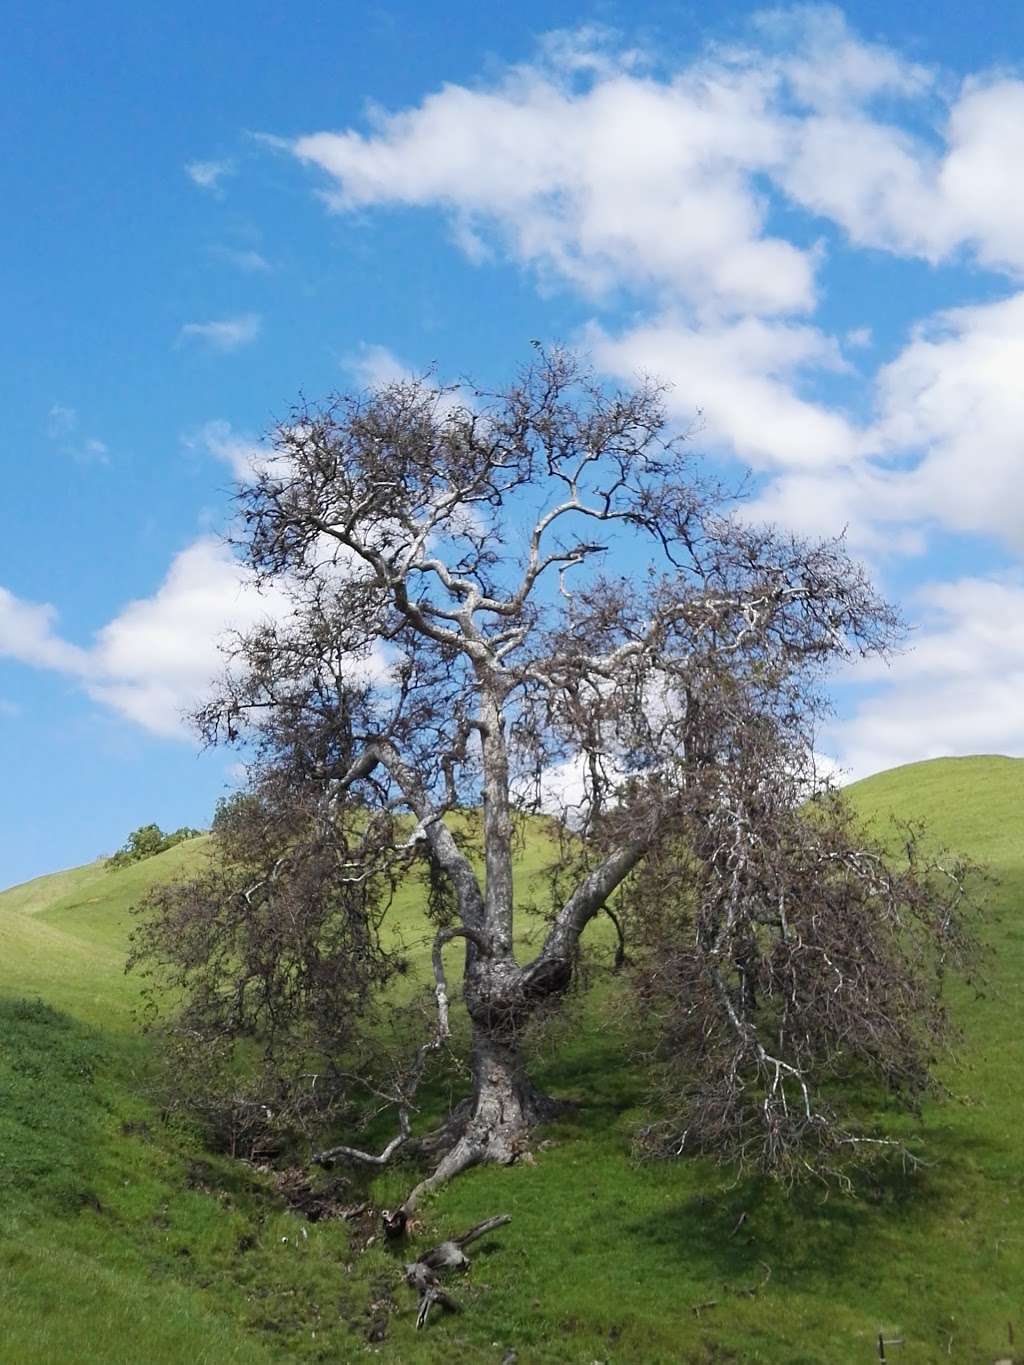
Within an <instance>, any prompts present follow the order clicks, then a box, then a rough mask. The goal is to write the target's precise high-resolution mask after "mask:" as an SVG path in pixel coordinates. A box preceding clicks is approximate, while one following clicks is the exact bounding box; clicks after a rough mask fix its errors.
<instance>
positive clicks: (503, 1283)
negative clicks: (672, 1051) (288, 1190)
mask: <svg viewBox="0 0 1024 1365" xmlns="http://www.w3.org/2000/svg"><path fill="white" fill-rule="evenodd" d="M850 794H851V798H852V799H853V800H854V801H855V802H856V804H857V806H858V807H859V809H860V810H861V811H862V812H863V813H864V814H865V816H867V817H868V818H870V819H878V820H884V819H885V818H886V817H887V815H888V813H889V812H895V813H897V814H899V815H901V816H904V817H906V816H913V817H918V816H919V817H922V818H924V819H926V820H927V821H928V823H929V825H930V826H931V828H932V830H933V831H934V833H935V834H936V836H937V837H938V838H940V839H941V840H943V841H944V842H946V843H948V844H950V845H953V846H956V847H959V848H962V849H963V850H964V851H966V852H968V853H970V854H971V855H972V856H974V857H975V858H978V859H980V860H982V861H984V862H986V863H988V864H989V865H990V867H991V868H992V870H993V872H994V874H995V876H996V879H997V881H996V885H995V888H994V890H993V894H992V898H991V902H990V905H989V907H988V909H987V911H986V914H985V933H986V937H987V940H988V942H989V944H990V946H991V948H992V950H993V951H992V955H991V961H990V964H989V965H988V967H987V969H986V980H985V981H984V982H983V983H981V982H980V983H975V984H970V985H969V984H966V983H961V984H959V985H958V986H956V987H955V988H954V990H953V1001H954V1005H955V1010H956V1014H957V1018H958V1020H959V1022H960V1023H961V1025H962V1027H963V1029H964V1032H965V1043H964V1047H963V1053H962V1059H963V1066H962V1067H961V1068H960V1069H959V1070H952V1069H950V1070H949V1071H948V1079H949V1080H950V1081H951V1083H952V1085H953V1086H954V1088H955V1090H956V1092H957V1093H956V1097H955V1098H954V1099H953V1100H952V1101H949V1102H946V1103H945V1104H942V1105H933V1106H929V1107H928V1109H927V1110H926V1112H925V1113H924V1115H923V1116H922V1118H921V1120H920V1122H917V1121H914V1122H911V1121H909V1120H904V1121H903V1122H904V1127H905V1129H906V1131H907V1132H908V1133H910V1134H911V1135H913V1136H915V1138H916V1139H919V1140H920V1141H921V1142H922V1144H923V1147H922V1150H923V1151H924V1153H925V1154H926V1156H927V1159H928V1163H929V1164H928V1165H927V1166H925V1167H924V1168H922V1169H921V1170H920V1171H918V1172H917V1173H916V1174H914V1175H910V1174H907V1175H904V1174H902V1173H900V1172H898V1171H894V1172H889V1173H888V1174H886V1175H884V1176H883V1175H881V1174H879V1175H877V1176H875V1177H874V1178H873V1179H871V1180H868V1181H865V1182H864V1184H863V1185H862V1186H861V1189H860V1192H859V1197H858V1198H856V1199H853V1198H847V1197H843V1196H839V1195H836V1194H834V1193H833V1194H826V1193H825V1192H824V1191H822V1190H821V1189H820V1188H818V1187H809V1188H807V1189H803V1190H799V1191H797V1192H795V1193H789V1194H787V1193H785V1192H784V1191H781V1190H779V1189H776V1188H773V1187H770V1186H764V1185H763V1184H762V1183H761V1182H759V1181H757V1180H753V1179H749V1180H742V1181H736V1180H735V1179H734V1178H733V1177H732V1176H731V1175H730V1173H729V1172H728V1171H723V1170H720V1169H717V1168H715V1167H713V1166H711V1165H710V1164H708V1163H705V1162H696V1161H688V1162H682V1163H677V1164H674V1165H638V1164H635V1163H634V1162H633V1161H632V1159H631V1157H630V1152H629V1138H630V1133H631V1131H632V1129H633V1127H634V1126H635V1124H636V1122H637V1118H638V1114H639V1113H640V1108H641V1105H642V1101H643V1093H642V1077H641V1076H639V1075H638V1074H636V1073H635V1071H634V1070H633V1068H631V1067H630V1065H629V1064H628V1063H627V1062H626V1061H624V1053H623V1050H622V1046H621V1043H622V1038H621V1030H622V1024H621V1021H620V1020H619V1018H618V1015H617V1013H616V1010H615V999H614V992H613V991H611V990H609V988H608V987H607V986H599V987H598V988H597V989H596V990H595V991H593V992H592V993H591V996H590V997H589V998H588V999H587V1000H586V1001H584V1002H581V1003H579V1004H578V1005H577V1006H575V1007H574V1008H576V1009H578V1010H579V1011H580V1014H581V1020H580V1022H581V1024H582V1029H581V1030H580V1031H579V1032H576V1033H575V1034H574V1033H571V1032H568V1031H567V1032H566V1033H565V1035H564V1037H561V1039H559V1038H558V1037H555V1038H552V1039H551V1040H549V1042H548V1044H547V1045H546V1046H545V1048H544V1050H543V1052H542V1054H541V1056H540V1057H539V1059H538V1062H537V1068H538V1072H539V1076H540V1079H541V1081H542V1082H543V1083H544V1084H545V1085H546V1086H547V1087H548V1088H549V1089H551V1090H553V1091H554V1092H555V1093H558V1094H561V1095H564V1096H567V1097H572V1098H575V1099H577V1100H578V1101H580V1106H579V1108H578V1109H577V1110H575V1111H574V1112H573V1113H572V1115H571V1118H570V1119H567V1120H565V1121H564V1122H562V1123H560V1124H558V1125H555V1126H553V1127H552V1128H551V1129H550V1130H548V1131H547V1132H546V1133H545V1134H542V1135H540V1136H541V1137H542V1138H543V1139H544V1141H543V1144H542V1145H539V1146H538V1149H537V1152H536V1163H535V1164H534V1165H521V1166H517V1167H513V1168H509V1169H500V1170H499V1169H494V1168H491V1169H484V1170H480V1171H473V1172H469V1173H468V1174H466V1175H465V1176H464V1177H462V1178H461V1179H460V1180H458V1181H457V1182H456V1183H455V1184H454V1185H453V1186H452V1187H451V1188H450V1189H448V1190H447V1191H445V1192H444V1193H442V1194H441V1195H440V1196H439V1197H437V1198H436V1199H435V1200H434V1201H433V1202H432V1203H431V1204H430V1205H429V1206H428V1207H427V1208H426V1209H425V1210H424V1214H423V1222H424V1225H423V1227H422V1228H421V1229H420V1230H419V1231H418V1232H417V1245H419V1244H429V1243H431V1242H433V1241H435V1240H438V1239H439V1238H440V1237H441V1236H442V1235H444V1234H445V1233H446V1232H449V1231H458V1230H461V1229H463V1228H465V1227H467V1226H469V1225H470V1224H471V1223H473V1222H476V1221H477V1220H479V1219H481V1218H484V1217H486V1216H488V1215H490V1214H493V1213H496V1212H509V1213H511V1214H512V1215H513V1222H512V1223H511V1225H510V1226H508V1227H507V1228H504V1229H502V1230H501V1231H500V1232H498V1233H497V1234H495V1235H494V1237H493V1238H491V1239H488V1241H487V1242H486V1243H485V1244H484V1245H483V1246H482V1247H481V1249H480V1251H479V1254H478V1255H477V1256H476V1258H475V1259H474V1265H473V1269H472V1271H471V1273H470V1274H469V1276H468V1277H466V1280H465V1281H464V1283H463V1284H462V1285H460V1286H458V1287H457V1288H456V1290H455V1292H456V1293H457V1295H458V1296H459V1297H461V1298H462V1300H463V1302H464V1303H465V1305H466V1311H465V1312H464V1313H463V1314H461V1315H460V1316H458V1317H452V1318H444V1319H441V1318H439V1319H437V1320H435V1321H434V1322H432V1324H431V1325H430V1327H429V1328H428V1330H427V1331H425V1332H421V1333H415V1332H414V1331H413V1328H412V1314H411V1309H412V1307H413V1303H412V1295H411V1293H410V1292H409V1291H408V1290H406V1289H405V1288H404V1287H403V1286H402V1285H401V1283H400V1278H401V1275H400V1265H399V1260H398V1258H399V1257H404V1256H406V1255H408V1252H407V1250H403V1251H402V1252H400V1253H397V1254H392V1253H391V1251H390V1250H387V1249H384V1248H382V1247H380V1246H378V1245H374V1246H373V1247H371V1248H370V1249H369V1250H368V1251H366V1252H364V1253H362V1254H360V1255H356V1254H355V1253H354V1252H353V1249H352V1247H351V1246H350V1236H351V1229H350V1227H349V1225H348V1224H346V1223H344V1222H342V1221H329V1222H321V1223H304V1222H303V1221H302V1220H301V1219H300V1218H299V1217H297V1216H296V1215H295V1214H293V1213H291V1212H289V1211H288V1210H287V1209H286V1208H284V1206H283V1205H282V1204H281V1202H280V1200H279V1199H278V1198H277V1196H276V1195H275V1193H274V1191H273V1189H272V1188H271V1187H270V1185H269V1182H268V1180H267V1178H266V1177H265V1176H262V1175H260V1174H259V1173H257V1172H253V1171H250V1170H249V1168H247V1167H244V1166H241V1165H239V1164H236V1163H231V1162H229V1161H227V1160H225V1159H222V1158H218V1157H214V1156H211V1155H210V1154H209V1153H206V1152H204V1151H203V1150H202V1149H201V1147H200V1145H199V1142H198V1139H197V1138H196V1136H195V1134H193V1133H191V1132H190V1131H189V1130H188V1129H187V1128H183V1127H181V1126H177V1125H175V1124H174V1123H172V1122H170V1121H169V1120H168V1121H165V1120H164V1119H163V1118H162V1117H161V1114H160V1113H159V1112H158V1111H156V1110H155V1109H154V1107H153V1106H152V1104H150V1103H149V1102H148V1101H147V1099H146V1098H145V1084H144V1079H145V1074H146V1068H147V1065H148V1056H147V1047H148V1045H147V1043H146V1042H145V1040H141V1039H140V1038H139V1037H138V1036H137V1034H136V1031H135V1026H134V1023H133V1018H132V1004H133V999H134V993H135V990H136V986H135V983H134V982H133V980H132V979H131V978H126V977H125V976H124V972H123V961H124V944H125V936H126V934H127V931H128V927H129V924H130V918H131V917H130V907H131V905H132V904H133V902H134V901H135V900H136V899H137V898H138V896H139V895H140V894H141V892H142V891H143V890H144V888H145V887H146V886H147V885H148V884H150V882H151V880H152V879H153V878H154V877H157V876H173V875H178V874H180V873H182V872H185V871H187V870H188V869H189V868H190V867H194V866H195V865H196V862H197V860H200V859H202V858H203V857H204V856H205V855H206V848H207V844H206V841H204V840H195V841H191V842H190V843H188V844H184V845H180V846H178V847H177V848H174V849H172V850H170V851H169V852H167V853H165V854H162V855H159V857H157V858H154V859H151V860H148V861H147V862H144V863H139V864H135V865H133V866H130V867H128V868H124V869H120V870H118V871H115V872H111V871H108V870H107V869H105V868H103V867H102V866H100V865H97V864H92V865H90V866H89V867H87V868H82V869H77V870H75V871H72V872H64V873H58V874H56V875H55V876H54V877H51V878H40V879H37V880H36V881H35V882H32V883H29V884H27V885H26V886H25V887H19V888H14V889H13V890H11V891H8V892H5V893H3V894H0V1343H2V1344H0V1360H3V1361H4V1362H6V1361H7V1360H10V1361H12V1362H17V1365H22V1362H25V1365H36V1362H38V1363H39V1365H43V1362H46V1365H49V1363H50V1362H65V1361H68V1362H83V1365H85V1363H86V1362H89V1363H92V1362H95V1363H96V1365H100V1362H102V1363H103V1365H107V1362H120V1361H124V1362H126V1363H127V1362H129V1361H130V1362H133V1363H134V1362H137V1361H143V1360H144V1361H147V1362H149V1361H154V1362H164V1361H166V1362H182V1363H183V1365H184V1362H193V1361H210V1362H213V1361H246V1362H248V1361H253V1362H257V1361H291V1360H331V1361H339V1360H342V1361H343V1360H361V1359H363V1358H364V1357H365V1356H366V1355H367V1354H368V1353H369V1352H379V1355H380V1358H381V1359H385V1360H391V1361H395V1362H403V1363H404V1362H407V1361H408V1362H434V1361H436V1362H441V1361H449V1360H451V1359H453V1358H457V1359H459V1360H461V1361H471V1362H476V1361H480V1362H483V1361H489V1362H498V1361H500V1360H501V1359H502V1357H503V1355H504V1353H505V1352H506V1351H507V1350H509V1349H513V1350H515V1351H517V1352H518V1359H519V1361H520V1362H523V1363H524V1365H526V1363H527V1362H560V1361H566V1362H576V1361H579V1362H592V1361H609V1362H612V1361H614V1362H659V1361H665V1362H669V1361H708V1362H710V1361H737V1362H747V1361H765V1362H780V1363H781V1362H786V1365H794V1362H819V1361H820V1362H847V1361H849V1362H855V1361H865V1362H869V1361H873V1360H877V1358H878V1356H877V1348H876V1344H875V1343H876V1340H877V1335H878V1333H879V1331H882V1332H884V1334H885V1336H886V1337H888V1338H902V1345H892V1346H890V1347H889V1348H888V1355H889V1359H890V1361H893V1362H896V1363H897V1365H903V1362H906V1365H911V1362H926V1361H928V1362H930V1361H946V1360H955V1361H967V1362H973V1361H985V1360H989V1361H991V1360H994V1359H997V1358H1000V1357H1004V1358H1012V1357H1013V1355H1014V1351H1013V1348H1012V1347H1011V1346H1010V1344H1009V1330H1010V1329H1009V1324H1011V1323H1012V1324H1013V1327H1014V1329H1015V1332H1016V1335H1017V1337H1018V1338H1020V1337H1021V1336H1022V1335H1024V1301H1022V1300H1024V1296H1022V1292H1021V1286H1022V1285H1024V1230H1022V1229H1021V1227H1020V1220H1019V1212H1018V1211H1019V1207H1020V1201H1021V1195H1022V1192H1024V1191H1022V1184H1024V1095H1022V1087H1021V1086H1020V1083H1019V1077H1020V1076H1021V1074H1022V1071H1024V1039H1022V1037H1021V1028H1020V1024H1021V1014H1020V1010H1019V1008H1018V1007H1017V989H1018V983H1019V981H1020V980H1021V977H1022V973H1024V762H1020V761H1016V760H1011V759H1003V758H975V759H956V760H952V759H951V760H936V761H933V762H929V763H924V764H915V765H912V766H910V767H907V768H901V769H897V770H895V771H893V772H891V773H885V774H882V775H880V776H879V777H876V778H872V779H870V780H868V781H867V782H864V783H859V784H857V785H856V786H854V787H853V788H851V789H850ZM543 861H544V849H543V847H542V846H541V842H540V841H539V840H537V839H534V840H530V841H527V844H526V846H525V847H524V850H523V858H522V865H521V872H522V873H523V874H524V882H525V883H526V884H527V885H529V883H530V881H531V880H532V879H533V878H535V877H536V875H537V873H538V870H539V869H540V867H541V865H542V864H543ZM417 894H418V892H417V891H416V889H415V888H412V887H411V888H409V889H408V890H406V891H404V892H403V897H402V901H401V903H400V905H399V906H398V907H397V909H398V920H399V928H400V929H401V930H402V931H403V933H404V936H405V937H406V938H407V939H408V940H409V942H410V946H411V948H412V950H413V952H414V954H415V955H416V956H417V957H418V955H419V954H420V953H421V952H423V951H424V945H423V943H422V938H423V934H422V930H421V929H420V928H419V927H417V925H416V921H415V915H414V909H415V906H414V901H415V898H416V896H417ZM534 929H536V923H534ZM601 932H603V931H601ZM452 959H453V960H452V967H453V976H454V975H456V974H457V973H456V972H455V971H454V968H455V963H456V959H457V954H453V955H452ZM36 997H38V999H39V1000H40V1001H41V1002H45V1003H33V1001H34V999H35V998H36ZM26 1000H27V1002H28V1003H26ZM440 1102H441V1096H440V1095H439V1094H435V1095H434V1096H433V1097H432V1103H433V1105H434V1108H435V1109H437V1108H438V1107H439V1105H440ZM429 1117H430V1115H429V1114H428V1115H424V1119H425V1120H427V1119H429ZM411 1178H412V1172H411V1171H410V1170H409V1169H406V1170H396V1171H391V1172H388V1173H386V1174H384V1175H382V1176H380V1177H379V1178H378V1179H377V1180H376V1182H375V1183H374V1185H373V1186H372V1189H371V1191H370V1192H371V1194H372V1197H373V1198H374V1199H375V1200H377V1201H378V1202H379V1203H384V1204H386V1203H388V1202H390V1201H393V1200H394V1199H395V1198H396V1197H400V1195H401V1193H403V1192H404V1191H405V1189H406V1188H407V1187H408V1184H409V1183H410V1181H411ZM352 1191H353V1197H356V1195H357V1194H359V1190H358V1189H357V1187H356V1186H355V1185H353V1187H352ZM389 1298H393V1301H394V1304H395V1305H397V1307H396V1309H395V1310H394V1311H391V1312H390V1318H389V1321H388V1327H387V1335H386V1338H385V1340H384V1341H383V1342H382V1343H380V1344H379V1345H378V1344H376V1343H374V1344H371V1343H368V1342H367V1334H368V1330H369V1329H370V1327H371V1324H372V1323H373V1322H374V1321H383V1320H384V1319H385V1318H388V1307H387V1305H388V1300H389ZM375 1305H376V1306H375Z"/></svg>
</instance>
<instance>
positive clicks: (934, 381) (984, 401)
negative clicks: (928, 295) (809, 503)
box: [874, 293, 1024, 548]
mask: <svg viewBox="0 0 1024 1365" xmlns="http://www.w3.org/2000/svg"><path fill="white" fill-rule="evenodd" d="M1022 375H1024V293H1019V294H1014V295H1012V296H1011V297H1009V298H1006V299H1003V300H1001V301H999V302H997V303H992V304H984V305H979V306H975V307H969V308H956V309H951V310H949V311H947V312H945V313H942V314H940V315H939V316H938V317H937V318H935V319H933V320H931V321H929V322H928V323H925V324H923V325H922V326H920V327H919V328H917V330H916V332H915V334H914V336H913V337H912V339H911V341H910V343H909V344H908V345H907V347H906V348H905V349H904V350H903V351H902V352H901V354H900V355H899V356H898V357H897V358H896V359H895V360H894V361H893V362H892V363H891V364H890V365H887V366H886V367H885V368H884V369H883V370H882V371H881V373H880V375H879V377H878V394H879V413H880V415H879V421H878V425H877V428H876V432H875V434H874V439H875V441H876V443H877V445H878V446H879V448H880V449H881V450H882V451H883V452H888V453H890V454H892V453H895V454H896V455H897V456H900V457H902V458H906V457H907V456H908V455H909V456H910V457H911V458H914V459H916V463H915V464H913V465H911V466H910V467H908V468H905V469H904V472H903V473H902V474H901V475H900V476H899V478H898V480H894V482H893V486H892V490H891V491H892V495H893V496H894V497H898V498H899V511H900V512H901V513H902V515H903V516H904V517H906V518H907V519H908V520H924V519H926V518H929V517H930V518H934V519H936V520H938V521H940V522H941V523H942V524H943V525H944V526H947V527H950V528H952V529H954V530H957V531H974V532H981V533H984V534H989V535H991V534H996V535H999V536H1001V537H1003V538H1004V539H1005V540H1006V541H1008V542H1009V543H1011V544H1012V545H1015V546H1016V547H1018V548H1020V547H1022V546H1024V485H1022V480H1021V472H1022V470H1024V383H1022V378H1021V377H1022ZM890 506H892V504H891V503H890Z"/></svg>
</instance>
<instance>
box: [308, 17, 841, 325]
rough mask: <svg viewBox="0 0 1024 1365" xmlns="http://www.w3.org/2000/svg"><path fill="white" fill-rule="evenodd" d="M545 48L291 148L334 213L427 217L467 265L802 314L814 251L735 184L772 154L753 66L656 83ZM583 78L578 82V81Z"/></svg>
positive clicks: (808, 300) (589, 286) (573, 52)
mask: <svg viewBox="0 0 1024 1365" xmlns="http://www.w3.org/2000/svg"><path fill="white" fill-rule="evenodd" d="M585 55H586V45H585V44H579V43H577V44H576V45H575V46H573V45H571V44H568V43H562V44H561V46H558V45H555V46H551V45H549V47H548V50H547V52H546V53H545V54H543V55H542V57H541V59H540V60H539V61H538V62H537V63H536V64H534V65H532V66H524V67H519V68H516V69H514V70H512V71H511V72H509V73H508V74H507V75H506V76H505V77H504V78H503V79H502V80H501V81H500V82H499V83H498V85H497V86H496V87H495V88H494V89H492V90H486V89H483V88H473V89H470V88H467V87H465V86H459V85H446V86H444V87H443V88H442V89H441V90H440V91H438V92H437V93H435V94H433V95H430V96H428V97H427V98H426V99H425V100H424V101H423V102H422V104H420V105H419V106H418V107H415V108H412V109H408V110H405V111H403V112H400V113H396V114H393V115H389V114H385V113H383V112H377V113H376V114H375V115H374V117H373V130H372V131H371V132H370V133H369V134H368V135H363V134H361V133H358V132H355V131H353V130H347V131H344V132H340V133H330V132H321V133H313V134H310V135H308V136H306V137H301V138H299V139H297V140H296V141H295V143H294V144H293V150H294V153H295V155H296V156H297V157H299V158H300V159H301V160H302V161H304V162H306V163H307V164H310V165H314V166H317V167H319V168H320V169H321V170H323V171H324V172H326V173H327V175H328V176H329V177H330V179H331V181H332V182H333V188H331V189H330V190H329V191H328V192H327V194H326V196H325V197H326V199H327V202H328V203H329V204H330V205H331V206H332V207H333V208H334V209H336V210H338V211H346V210H351V209H355V208H360V207H364V206H367V205H373V204H391V205H399V204H401V205H417V206H421V207H437V208H440V209H442V210H443V211H444V212H446V213H447V214H448V215H449V216H450V219H451V222H452V225H453V228H454V230H455V231H456V234H457V240H459V241H460V242H461V243H462V244H463V245H464V247H465V248H466V249H467V250H468V251H469V252H470V253H471V254H472V255H475V256H479V254H480V251H481V249H482V246H483V245H484V244H485V243H486V242H487V241H488V239H490V238H495V239H496V240H497V241H498V242H499V243H500V245H501V246H502V247H503V248H504V249H505V250H506V251H508V252H509V253H510V254H511V255H512V256H513V257H515V258H516V259H517V260H519V261H520V262H522V263H523V264H525V265H529V266H532V267H535V268H537V269H538V270H540V271H541V272H542V274H543V275H545V276H547V277H554V278H559V279H561V280H563V281H567V282H568V283H569V284H570V285H572V286H574V287H576V288H579V289H582V290H584V291H586V292H588V293H591V294H599V293H600V292H602V291H604V290H607V289H609V288H618V287H621V286H623V285H628V286H632V287H636V288H640V289H643V290H645V291H653V292H658V293H662V292H664V291H665V290H666V289H668V290H669V292H670V293H671V294H672V295H673V296H674V297H677V298H679V299H685V300H687V301H689V302H690V303H692V304H694V305H696V306H700V307H710V308H712V309H713V310H721V309H725V310H726V311H730V312H742V311H753V312H757V313H776V312H780V311H791V310H798V311H802V310H806V309H808V308H809V307H811V306H812V304H813V302H814V293H815V291H814V280H813V276H814V262H815V255H814V252H813V251H808V250H804V249H800V248H798V247H796V246H794V245H793V244H792V243H790V242H787V241H785V240H783V239H782V238H780V237H776V236H772V235H771V234H770V233H768V232H767V231H766V229H765V222H766V217H767V205H766V203H765V202H764V198H763V195H762V194H761V192H760V191H759V190H758V188H757V187H756V186H755V184H754V183H753V179H752V177H753V176H754V175H756V174H758V173H760V172H762V171H764V170H765V169H767V168H768V167H769V166H771V165H772V164H774V163H775V162H776V161H777V160H778V158H779V156H780V155H781V154H782V144H781V142H780V127H779V124H778V122H777V120H773V119H772V118H770V117H767V116H766V104H765V98H766V90H765V87H764V83H763V81H762V80H761V79H760V78H759V77H758V75H757V74H756V72H750V71H747V70H742V69H738V68H728V67H724V66H719V67H713V66H709V65H704V64H700V63H698V64H695V65H694V66H693V67H691V68H689V69H687V70H682V71H680V72H678V73H677V74H676V75H675V76H674V78H673V79H672V80H670V81H662V80H658V79H655V78H653V77H650V76H644V75H640V74H637V73H636V72H635V71H633V70H631V69H630V68H631V67H633V66H635V62H633V61H632V60H628V59H627V60H626V61H623V60H621V59H619V60H615V61H613V60H612V59H611V58H610V57H609V56H608V55H607V54H603V53H602V54H600V56H599V57H597V56H595V57H594V58H593V59H592V60H591V61H590V62H589V69H588V63H587V62H585V61H584V60H583V58H584V56H585ZM581 72H584V74H585V77H586V79H585V81H584V83H583V84H582V85H581V84H580V80H579V77H580V74H581Z"/></svg>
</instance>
